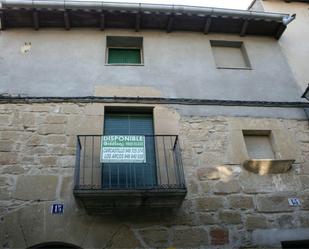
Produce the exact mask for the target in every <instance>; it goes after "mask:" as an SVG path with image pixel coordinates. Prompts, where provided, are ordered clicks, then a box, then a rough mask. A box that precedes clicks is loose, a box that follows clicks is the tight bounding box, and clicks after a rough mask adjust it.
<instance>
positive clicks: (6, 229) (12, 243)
mask: <svg viewBox="0 0 309 249" xmlns="http://www.w3.org/2000/svg"><path fill="white" fill-rule="evenodd" d="M0 224H1V225H0V238H1V239H0V246H1V248H27V247H28V246H29V245H26V240H25V238H24V233H23V231H22V229H21V227H20V224H19V217H18V215H17V214H16V212H11V213H9V214H6V215H5V216H3V217H2V218H1V221H0Z"/></svg>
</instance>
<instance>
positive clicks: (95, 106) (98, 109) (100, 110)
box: [84, 103, 104, 116]
mask: <svg viewBox="0 0 309 249" xmlns="http://www.w3.org/2000/svg"><path fill="white" fill-rule="evenodd" d="M84 112H85V114H86V115H93V116H103V115H104V104H103V103H91V104H87V105H86V106H85V109H84Z"/></svg>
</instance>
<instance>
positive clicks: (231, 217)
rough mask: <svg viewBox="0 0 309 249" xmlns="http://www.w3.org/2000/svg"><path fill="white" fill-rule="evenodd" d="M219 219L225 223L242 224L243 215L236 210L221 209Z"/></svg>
mask: <svg viewBox="0 0 309 249" xmlns="http://www.w3.org/2000/svg"><path fill="white" fill-rule="evenodd" d="M219 219H220V220H221V222H222V223H225V224H240V223H241V215H240V213H239V212H236V211H220V212H219Z"/></svg>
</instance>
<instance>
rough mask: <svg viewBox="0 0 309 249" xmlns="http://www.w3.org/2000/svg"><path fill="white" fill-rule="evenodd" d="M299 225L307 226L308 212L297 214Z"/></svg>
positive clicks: (308, 224) (308, 220)
mask: <svg viewBox="0 0 309 249" xmlns="http://www.w3.org/2000/svg"><path fill="white" fill-rule="evenodd" d="M299 220H300V225H301V226H302V227H309V215H308V214H302V215H300V216H299Z"/></svg>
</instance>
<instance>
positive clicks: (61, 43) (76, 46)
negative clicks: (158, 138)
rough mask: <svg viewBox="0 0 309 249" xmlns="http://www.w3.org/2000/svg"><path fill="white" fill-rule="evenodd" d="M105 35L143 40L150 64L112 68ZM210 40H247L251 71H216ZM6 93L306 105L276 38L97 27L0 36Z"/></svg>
mask: <svg viewBox="0 0 309 249" xmlns="http://www.w3.org/2000/svg"><path fill="white" fill-rule="evenodd" d="M106 36H141V37H143V49H144V53H143V55H144V65H143V66H110V65H109V66H107V65H105V53H106ZM210 40H227V41H242V42H243V43H244V47H245V49H246V51H247V54H248V57H249V60H250V64H251V66H252V70H233V69H217V68H216V64H215V60H214V58H213V53H212V50H211V46H210ZM0 50H1V55H0V93H9V94H15V95H17V94H21V95H28V96H29V95H30V96H57V97H59V96H89V95H94V93H95V89H96V87H100V86H114V87H115V86H116V87H127V86H143V87H152V88H155V89H156V90H157V91H160V92H161V94H162V96H163V97H179V98H182V97H185V98H202V99H231V100H266V101H299V100H300V95H301V91H300V90H299V89H298V88H297V84H296V83H295V79H294V77H293V75H292V73H291V70H290V68H289V66H288V64H287V62H286V60H285V57H284V56H283V54H282V52H281V49H280V46H279V44H278V41H277V40H275V39H273V38H271V37H256V36H248V37H240V36H236V35H215V34H209V35H204V34H202V33H193V32H172V33H166V32H162V31H141V32H138V33H136V32H132V31H130V30H127V31H125V30H106V31H104V32H102V31H99V30H95V29H72V30H71V31H65V30H62V29H42V30H39V31H33V30H31V29H8V30H6V31H2V32H1V33H0Z"/></svg>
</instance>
